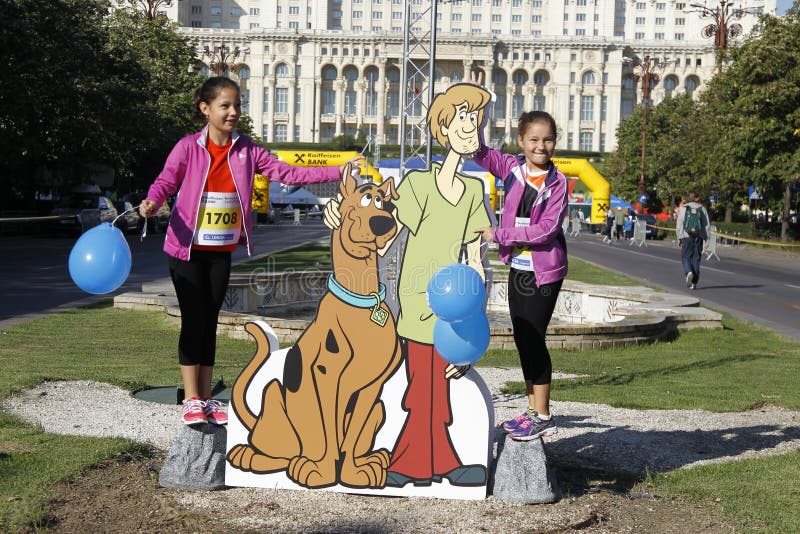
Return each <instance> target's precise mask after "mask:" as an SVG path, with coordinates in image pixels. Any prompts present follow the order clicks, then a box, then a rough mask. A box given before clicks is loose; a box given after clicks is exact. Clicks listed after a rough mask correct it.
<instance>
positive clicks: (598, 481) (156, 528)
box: [47, 453, 735, 533]
mask: <svg viewBox="0 0 800 534" xmlns="http://www.w3.org/2000/svg"><path fill="white" fill-rule="evenodd" d="M162 462H163V455H162V454H161V453H157V455H156V456H153V457H151V458H144V459H142V458H137V459H132V460H126V461H117V462H115V463H108V464H106V465H104V466H101V467H98V468H95V469H91V470H89V471H87V472H85V473H83V474H82V475H80V476H79V477H77V478H76V479H74V480H71V481H69V482H68V483H64V484H61V485H59V486H56V487H55V488H53V495H55V496H56V500H55V502H54V503H53V505H52V507H51V509H50V510H49V513H48V518H49V524H48V527H47V530H48V531H49V532H203V533H206V532H209V533H215V532H231V531H235V532H256V531H260V532H378V533H383V532H403V531H405V532H419V531H421V529H420V528H419V525H418V524H414V523H412V524H411V525H410V526H407V527H404V526H403V524H402V520H403V517H402V516H403V509H404V508H408V507H414V506H415V503H414V502H413V500H412V499H406V498H401V499H391V498H385V497H366V496H356V495H342V496H341V497H340V498H342V499H347V500H350V501H351V502H352V506H353V509H354V510H359V509H364V508H366V507H368V506H370V507H372V506H376V503H375V500H376V499H386V500H385V501H383V502H380V503H379V504H378V507H379V508H380V510H381V513H380V515H378V516H373V517H372V518H371V519H370V520H363V519H358V518H355V520H354V518H352V517H351V518H340V519H339V520H337V521H330V522H328V523H327V524H325V522H324V521H323V523H320V521H319V520H318V519H319V518H313V517H310V516H309V517H307V518H304V516H303V514H297V513H296V511H293V510H291V509H290V508H291V506H292V497H291V494H292V493H293V492H290V491H281V492H279V493H280V494H286V495H280V497H278V498H272V497H265V499H264V501H262V502H257V503H253V502H249V503H244V504H242V503H239V505H237V503H235V502H234V501H236V500H237V499H235V498H229V497H228V498H226V496H225V494H226V493H229V492H226V491H222V492H206V493H208V494H209V495H208V497H209V498H210V499H211V501H210V502H213V503H217V504H218V505H217V506H213V508H214V511H213V514H212V513H210V512H209V510H207V509H190V508H186V507H181V506H180V505H178V504H177V497H179V494H178V492H177V491H176V490H169V489H164V488H160V487H158V483H157V482H158V471H159V469H160V468H161V465H162ZM557 474H558V482H559V485H560V487H561V495H562V498H561V500H559V501H558V502H557V503H555V504H540V505H513V504H508V503H504V502H502V501H499V500H497V499H494V498H489V499H486V500H485V501H482V502H478V503H464V504H463V506H477V507H479V510H480V511H481V514H482V515H481V517H480V520H479V521H478V522H477V523H476V522H473V523H472V524H470V525H460V526H459V522H458V520H457V519H455V520H453V522H452V523H451V524H450V525H449V528H447V529H443V530H438V528H436V527H435V526H432V527H431V528H426V529H424V530H426V531H428V532H436V531H448V532H456V531H459V532H480V531H483V532H503V531H510V530H515V531H517V532H531V533H533V532H537V533H542V532H570V531H587V532H681V533H683V532H712V533H715V532H733V531H734V530H735V528H734V527H733V525H732V524H731V523H729V522H728V521H727V520H726V519H725V518H724V517H723V516H722V515H721V514H720V513H719V511H718V510H716V509H715V508H716V507H715V505H714V504H713V503H712V504H711V505H710V506H709V507H700V506H697V505H695V504H689V503H687V502H685V501H683V500H674V499H663V498H658V497H654V496H651V495H648V494H646V493H644V492H642V491H641V487H636V488H634V490H633V491H632V490H631V488H632V487H633V481H625V480H615V479H613V478H612V477H608V476H603V475H602V474H593V475H591V476H587V474H586V473H585V472H583V471H581V472H580V473H579V472H569V471H563V470H558V471H557ZM230 491H237V490H230ZM276 491H277V490H276ZM196 493H204V492H196ZM211 494H213V495H211ZM268 495H269V494H268ZM272 495H276V494H275V493H273V494H272ZM203 500H204V499H203V498H200V499H198V501H199V502H202V501H203ZM404 501H405V502H404ZM220 503H221V505H219V504H220ZM226 503H229V505H226ZM417 505H418V504H417ZM248 515H251V516H253V517H254V518H258V519H259V521H260V522H259V521H256V522H254V523H251V524H253V525H260V526H254V527H250V528H248V527H247V523H248V521H247V519H248V518H247V517H246V516H248ZM354 515H355V514H354ZM393 515H394V516H395V517H392V516H393ZM381 516H383V517H381ZM243 519H244V521H243ZM510 519H511V521H509V520H510ZM267 525H268V528H267ZM511 525H514V528H513V529H512V528H510V527H511Z"/></svg>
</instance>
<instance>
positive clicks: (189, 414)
mask: <svg viewBox="0 0 800 534" xmlns="http://www.w3.org/2000/svg"><path fill="white" fill-rule="evenodd" d="M204 408H205V403H204V402H203V401H202V400H201V399H200V397H191V398H188V399H184V400H183V412H182V414H181V418H182V419H183V424H184V425H201V424H205V423H207V422H208V420H207V419H206V414H205V412H204Z"/></svg>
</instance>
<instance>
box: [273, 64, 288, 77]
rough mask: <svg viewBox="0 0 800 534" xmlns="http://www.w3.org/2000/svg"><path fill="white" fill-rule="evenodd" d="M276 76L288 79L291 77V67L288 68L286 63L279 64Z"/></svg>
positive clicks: (276, 68)
mask: <svg viewBox="0 0 800 534" xmlns="http://www.w3.org/2000/svg"><path fill="white" fill-rule="evenodd" d="M275 76H277V77H278V78H286V77H288V76H289V67H287V66H286V63H278V66H277V67H275Z"/></svg>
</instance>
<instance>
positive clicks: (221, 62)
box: [201, 41, 249, 76]
mask: <svg viewBox="0 0 800 534" xmlns="http://www.w3.org/2000/svg"><path fill="white" fill-rule="evenodd" d="M248 50H249V49H247V48H239V47H238V46H236V47H234V48H233V50H231V49H230V48H229V47H227V46H225V41H222V42H221V43H220V46H219V48H218V49H217V48H213V49H212V48H209V47H208V46H204V47H203V48H202V49H201V52H202V54H203V55H204V56H207V57H208V58H209V60H210V61H209V67H211V69H212V70H214V71H215V72H216V74H217V76H223V75H224V74H225V71H226V70H235V69H236V58H238V57H239V56H240V55H243V54H245V53H246V52H247V51H248Z"/></svg>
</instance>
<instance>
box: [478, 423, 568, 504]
mask: <svg viewBox="0 0 800 534" xmlns="http://www.w3.org/2000/svg"><path fill="white" fill-rule="evenodd" d="M490 488H491V492H492V494H493V495H494V496H495V497H497V498H498V499H502V500H504V501H508V502H515V503H524V504H537V503H550V502H555V501H557V500H558V484H557V481H556V477H555V474H554V473H553V470H552V469H550V468H549V467H548V465H547V455H546V454H545V451H544V443H543V442H542V440H541V438H537V439H534V440H532V441H514V440H512V439H511V438H509V437H508V436H506V437H505V438H502V439H501V440H500V442H499V443H498V444H497V461H496V467H495V470H494V475H493V479H492V480H490Z"/></svg>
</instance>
